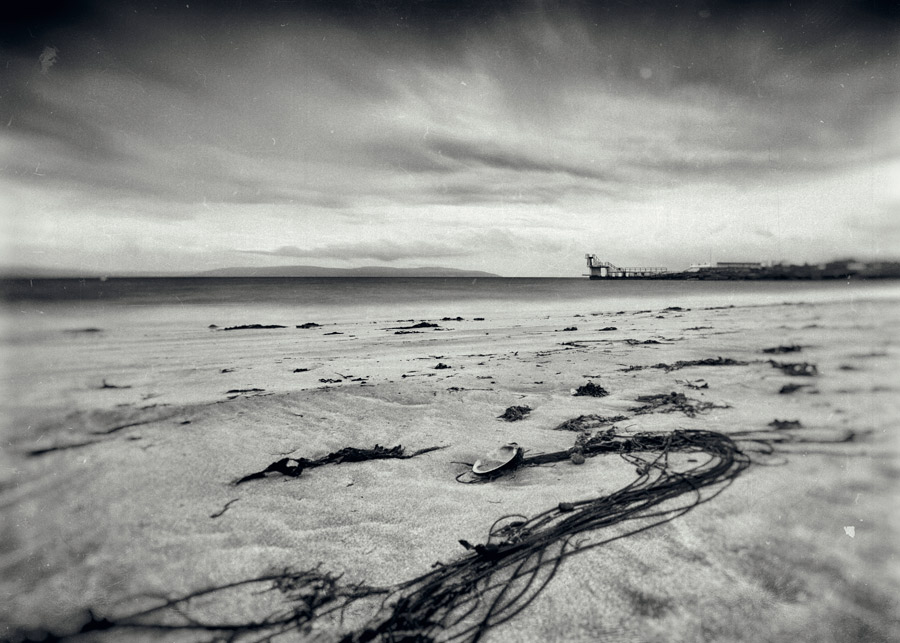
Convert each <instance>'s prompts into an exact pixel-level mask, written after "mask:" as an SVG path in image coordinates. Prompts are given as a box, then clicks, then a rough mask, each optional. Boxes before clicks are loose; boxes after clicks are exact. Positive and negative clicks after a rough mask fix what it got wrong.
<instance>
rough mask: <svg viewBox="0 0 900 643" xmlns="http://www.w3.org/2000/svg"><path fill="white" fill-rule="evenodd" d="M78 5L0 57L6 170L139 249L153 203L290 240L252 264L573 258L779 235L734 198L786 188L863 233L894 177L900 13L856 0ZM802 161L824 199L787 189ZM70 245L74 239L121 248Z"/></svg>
mask: <svg viewBox="0 0 900 643" xmlns="http://www.w3.org/2000/svg"><path fill="white" fill-rule="evenodd" d="M300 5H302V6H300ZM475 5H478V7H476V6H475ZM91 6H92V7H93V9H92V13H89V14H87V13H86V14H84V15H83V16H75V17H72V18H70V19H66V20H62V19H60V21H59V22H58V23H53V25H52V28H51V25H50V23H48V24H47V25H45V26H46V28H45V29H44V30H42V29H41V28H40V27H41V25H40V24H33V25H29V29H30V33H31V34H33V35H34V38H35V42H32V41H31V40H29V39H24V40H22V39H8V42H9V43H11V45H10V47H9V48H8V50H7V51H6V65H5V67H4V69H3V70H2V71H0V73H2V74H3V75H4V78H2V79H0V81H2V82H0V92H3V98H4V99H6V100H5V101H4V102H3V103H2V107H0V125H2V127H0V150H2V151H3V159H2V164H0V172H2V174H0V183H2V184H3V185H4V186H6V187H7V188H8V191H12V190H14V191H15V193H16V194H17V195H18V196H19V197H20V202H21V206H20V208H21V213H22V218H23V223H22V224H21V227H20V228H17V229H18V230H19V232H18V234H19V235H21V237H22V238H23V239H27V242H28V243H29V244H32V245H35V244H36V245H37V246H40V244H41V243H45V244H46V245H47V246H48V247H49V246H50V245H53V247H58V246H60V245H65V244H66V243H69V241H68V240H67V238H66V235H65V233H64V232H63V231H64V230H66V229H69V228H70V227H72V225H77V224H78V223H82V224H85V225H88V224H93V223H94V222H96V220H97V217H100V216H102V217H105V218H107V219H109V218H116V219H117V225H118V227H119V228H118V229H119V232H120V234H121V236H122V238H126V237H127V238H128V239H129V240H130V241H129V243H136V244H140V243H141V241H140V238H141V230H142V228H143V227H145V226H147V225H149V224H150V223H154V225H155V223H159V224H160V227H159V228H155V229H156V230H157V232H158V235H159V237H158V244H160V245H165V243H167V242H170V243H172V244H173V246H175V245H177V244H178V243H180V242H182V241H183V240H184V239H186V238H194V239H196V240H198V244H201V242H200V241H199V240H201V239H203V240H204V241H203V243H206V242H208V243H209V245H210V247H211V248H215V249H216V251H217V252H219V251H221V249H222V248H229V247H245V248H246V247H257V248H272V247H277V246H279V245H280V244H281V243H284V244H291V243H293V245H285V246H284V247H283V248H281V249H280V250H276V251H270V250H264V251H260V252H258V253H257V252H253V253H251V254H256V255H257V256H258V257H259V258H260V260H263V255H269V256H270V257H272V256H284V257H293V258H301V259H302V258H309V259H316V260H319V259H322V260H326V259H330V260H334V261H344V260H345V258H347V257H351V256H353V257H358V258H360V259H366V260H373V261H385V262H400V261H404V260H414V259H417V258H437V259H441V258H444V259H447V260H448V261H450V262H451V263H452V262H457V263H455V264H454V265H458V266H462V265H463V264H464V263H465V262H466V261H469V260H474V261H479V262H481V263H480V264H479V265H481V266H482V267H486V269H490V270H493V271H495V272H501V273H502V272H503V268H502V265H503V262H502V261H501V259H500V258H499V257H501V256H502V255H504V254H509V253H512V254H515V256H516V257H517V258H522V257H526V256H527V255H528V254H529V253H531V256H532V257H534V259H535V260H534V261H533V262H531V265H542V266H543V265H551V264H552V265H554V266H556V265H561V264H556V263H552V262H550V263H548V258H549V257H550V253H551V252H556V251H558V252H566V253H569V252H573V251H574V250H575V246H576V245H577V244H578V243H582V244H590V243H595V242H594V241H593V239H592V238H591V235H595V237H596V239H597V241H596V243H598V244H600V243H601V242H602V241H603V240H606V239H610V238H615V239H617V244H618V246H619V248H621V250H620V251H625V249H626V248H628V245H629V244H628V241H627V240H628V238H630V237H629V235H630V236H631V238H633V237H634V235H639V234H642V233H643V234H644V236H645V239H644V241H642V246H643V247H642V249H640V250H637V249H634V248H630V249H628V252H630V253H632V254H634V255H639V254H642V253H644V252H645V251H646V254H648V255H649V256H650V257H651V258H652V256H656V255H665V254H667V253H670V248H669V247H668V245H667V244H668V240H669V239H671V238H672V237H673V236H683V237H684V239H683V243H682V246H683V247H684V248H693V247H694V246H696V247H698V248H699V247H701V246H703V244H704V243H706V241H707V238H708V232H709V231H710V230H712V229H714V228H716V227H718V228H720V229H721V231H722V232H721V235H722V236H723V239H727V240H729V241H730V242H731V243H733V244H734V247H735V248H741V247H744V248H747V250H746V251H747V252H754V253H756V252H759V251H760V250H761V249H763V248H764V246H762V245H759V244H758V243H756V241H753V242H752V243H751V242H750V241H748V239H757V240H760V243H762V241H761V240H763V239H769V240H770V247H771V248H773V252H775V251H778V252H780V249H779V248H777V247H776V246H777V243H778V242H780V240H781V239H783V238H784V237H783V236H780V232H778V230H780V228H778V226H776V225H774V224H773V225H771V226H768V227H766V226H762V227H760V226H757V227H756V228H753V227H752V226H749V224H747V222H746V221H745V219H748V218H749V219H751V220H753V219H765V218H766V217H767V216H769V215H767V214H766V212H767V208H768V209H769V210H772V211H775V210H777V209H778V208H784V207H785V206H784V204H786V203H790V207H791V211H790V212H784V211H782V212H781V215H780V216H785V217H790V218H792V219H793V220H798V221H804V222H807V223H809V224H812V223H814V222H815V224H816V225H818V226H819V227H820V228H821V223H820V222H821V221H822V220H823V218H824V219H825V220H827V221H828V222H829V223H828V225H829V226H830V227H828V228H827V229H825V231H824V232H823V234H826V235H830V237H829V238H834V239H838V240H844V241H848V240H851V239H852V240H853V242H854V243H856V247H858V248H864V247H865V244H866V243H867V242H871V241H872V238H871V235H870V236H868V237H867V236H865V235H864V234H863V233H860V234H858V235H855V236H852V237H850V236H848V235H847V234H845V232H846V229H847V227H848V226H849V224H848V221H849V220H850V217H851V215H852V216H856V217H862V218H863V219H865V220H873V221H880V220H881V219H880V217H881V215H880V214H879V213H880V212H883V211H884V208H885V207H886V205H885V204H886V202H887V201H888V200H889V196H888V195H884V194H882V191H880V189H878V188H872V187H871V185H876V184H875V183H870V187H869V188H868V191H867V188H866V187H865V185H864V183H865V182H864V181H862V180H860V179H859V176H860V174H861V173H862V174H863V175H865V173H866V172H869V173H874V172H877V171H879V170H878V169H877V168H879V167H881V166H883V165H885V164H888V163H890V162H891V161H892V159H896V158H897V157H898V156H900V106H898V99H897V94H896V86H897V83H898V82H900V70H898V68H897V66H896V64H895V62H894V56H895V55H896V53H897V44H898V43H897V39H896V34H895V31H894V26H896V23H895V22H891V21H889V20H888V21H887V22H884V20H883V19H884V18H885V17H884V16H880V15H874V14H872V12H871V11H872V10H871V9H869V10H867V11H868V13H866V12H865V11H864V9H865V8H861V7H859V6H855V5H854V6H853V7H850V8H847V7H845V6H843V5H838V4H829V3H825V4H824V5H823V4H820V3H815V4H803V3H800V4H799V5H793V6H790V7H786V8H781V9H777V10H775V9H773V10H772V11H769V10H766V11H763V10H761V9H760V8H759V7H758V6H757V7H756V8H754V5H753V3H751V5H748V6H747V7H745V6H743V5H738V4H734V3H725V2H712V3H703V4H702V5H701V4H700V3H692V2H687V3H683V4H682V5H679V7H677V8H676V7H674V6H672V7H667V8H664V7H662V6H655V5H654V6H652V7H648V6H641V7H638V6H636V5H634V6H632V5H627V4H623V3H609V4H604V3H599V4H590V5H585V4H582V3H576V2H572V3H568V2H563V3H560V4H559V5H554V6H553V7H549V8H548V7H545V6H544V5H543V4H542V3H539V2H535V3H533V4H527V5H524V8H523V5H519V4H507V3H504V2H500V3H488V4H483V3H462V4H460V5H459V6H458V7H456V8H455V9H453V10H449V9H446V10H445V9H442V8H441V7H440V6H438V4H435V3H409V2H396V3H371V4H368V3H363V4H362V5H359V4H354V5H353V7H354V8H353V9H352V10H351V9H350V8H348V7H349V5H347V4H346V3H328V2H325V1H324V0H322V1H313V2H305V3H298V4H297V5H296V6H295V4H294V3H273V4H266V5H265V6H262V5H260V6H257V5H255V4H254V5H253V6H252V7H249V8H248V7H244V8H241V7H239V6H237V5H229V6H227V7H218V8H217V7H215V6H212V5H202V6H200V5H198V6H197V7H194V4H193V3H187V6H186V5H185V4H183V3H174V2H173V3H166V2H163V3H161V4H159V5H158V7H159V8H158V9H152V8H150V7H149V6H143V5H142V4H141V3H133V4H129V3H125V4H120V3H109V4H104V3H102V2H100V3H95V4H94V5H91ZM441 6H443V5H441ZM389 16H393V17H394V18H396V19H394V18H391V19H388V17H389ZM400 17H402V18H403V19H402V20H401V19H400ZM51 33H52V35H53V39H52V41H51V40H50V39H49V35H48V34H51ZM797 33H803V38H798V37H796V34H797ZM41 38H43V40H41ZM812 184H815V185H816V186H817V190H818V192H817V193H815V194H818V196H819V200H820V201H821V202H820V203H814V202H812V201H811V200H810V201H807V200H806V199H805V198H800V197H799V196H798V195H801V194H802V195H813V194H814V193H813V192H811V191H810V190H809V189H808V186H809V185H812ZM810 198H811V197H810ZM854 201H855V202H854ZM773 204H774V205H773ZM823 212H824V214H823ZM241 213H244V214H243V216H245V217H246V224H245V225H240V224H239V223H238V221H239V219H240V217H241V216H242V215H241ZM25 215H27V216H25ZM772 216H773V217H774V216H775V215H772ZM216 217H218V218H220V219H222V220H227V221H228V222H229V223H230V224H232V225H231V228H230V229H229V228H227V227H225V226H220V228H219V229H217V228H216V227H215V226H214V225H213V224H212V223H210V222H211V221H215V220H216ZM523 222H524V223H523ZM523 225H527V226H529V228H528V229H529V230H531V231H532V233H534V234H538V231H543V232H541V234H544V237H545V240H546V243H544V244H543V245H541V244H540V243H538V244H530V243H529V242H528V241H527V239H526V238H525V237H524V236H523V235H522V234H521V231H522V229H523V228H522V226H523ZM486 226H487V227H489V229H490V230H491V232H487V231H486ZM460 228H464V229H468V230H469V232H470V233H471V234H470V236H469V237H468V238H467V239H464V240H463V239H461V237H460V236H459V235H458V232H459V229H460ZM554 228H558V229H559V230H558V234H556V235H553V236H552V237H549V238H552V239H553V241H550V240H548V239H549V238H548V237H547V235H546V234H545V233H546V231H547V230H552V229H554ZM236 229H242V232H243V234H244V235H245V236H246V237H247V239H246V241H245V242H243V243H242V244H236V243H234V241H233V239H232V236H231V235H233V234H235V232H234V230H236ZM754 229H756V230H763V231H769V233H770V234H769V236H766V235H762V236H760V235H759V234H756V233H755V232H754ZM858 229H859V230H868V229H869V228H865V227H860V228H858ZM272 230H279V231H280V232H281V233H282V236H284V235H288V236H286V237H284V240H283V241H274V242H273V241H272V239H273V238H276V237H277V235H275V234H274V233H273V232H272ZM497 230H503V231H505V236H504V235H503V234H496V233H495V231H497ZM772 230H775V232H772ZM373 238H377V239H385V240H389V241H384V242H377V243H376V242H373V241H372V239H373ZM295 239H304V240H306V241H308V245H305V244H301V243H298V242H294V241H293V240H295ZM398 239H399V241H398ZM132 240H133V241H132ZM82 242H83V243H84V244H86V245H85V247H84V250H83V256H84V257H85V261H86V262H87V261H91V260H92V258H91V257H92V256H93V255H96V254H97V253H100V252H112V250H109V249H108V247H107V246H106V245H101V244H100V243H99V242H95V243H94V245H93V246H92V245H91V243H92V242H91V241H90V240H89V238H88V239H87V240H82ZM848 242H849V241H848ZM22 243H24V242H22ZM110 243H112V242H110ZM123 243H124V242H123ZM201 245H202V244H201ZM822 246H823V247H825V246H828V247H830V245H829V244H828V243H825V242H822ZM110 247H111V248H114V247H115V246H110ZM123 247H124V246H123ZM148 247H149V246H148ZM585 249H588V250H590V249H592V248H585ZM77 252H78V250H77V249H76V248H74V246H73V248H72V255H73V256H75V255H77ZM690 252H691V253H692V252H693V249H691V250H690ZM137 254H139V253H128V252H124V251H123V252H119V253H116V257H117V259H121V258H125V259H126V260H127V257H128V256H130V255H134V256H137ZM683 254H684V255H685V256H684V258H683V262H684V263H687V262H688V261H691V260H694V259H695V257H693V256H687V255H688V254H689V252H688V251H687V250H685V251H684V253H683ZM244 256H245V257H246V258H249V257H250V255H248V254H246V253H245V254H244ZM579 256H580V250H579V251H577V252H574V253H573V259H572V261H573V262H574V263H575V265H577V264H578V262H579ZM225 259H226V258H225V257H223V260H225ZM626 260H627V257H625V258H622V259H621V261H623V262H624V261H626ZM192 261H193V259H192ZM579 269H580V266H579V267H573V268H572V270H573V271H576V272H577V271H579ZM553 270H557V268H553Z"/></svg>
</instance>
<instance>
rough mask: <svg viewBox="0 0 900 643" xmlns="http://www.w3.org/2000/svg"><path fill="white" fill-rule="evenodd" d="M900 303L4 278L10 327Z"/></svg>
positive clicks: (448, 282)
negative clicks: (47, 322)
mask: <svg viewBox="0 0 900 643" xmlns="http://www.w3.org/2000/svg"><path fill="white" fill-rule="evenodd" d="M872 299H894V300H900V281H897V280H853V279H846V280H829V281H670V280H667V281H656V280H629V281H601V280H589V279H586V278H560V279H554V278H544V279H535V278H476V279H472V278H469V279H466V278H396V277H392V278H377V277H372V278H357V277H354V278H345V277H333V278H300V277H291V278H263V277H254V278H109V279H105V280H101V279H6V280H0V306H2V308H3V319H4V322H5V323H4V326H5V327H6V328H7V329H8V328H9V325H10V324H12V325H14V326H20V325H22V324H23V323H24V324H26V325H27V324H28V323H29V322H28V320H38V319H40V318H47V317H49V318H54V319H57V320H60V319H62V320H65V321H66V323H69V324H91V323H94V322H97V323H101V322H103V321H104V320H108V319H110V318H116V319H119V320H123V321H127V320H129V319H131V320H133V321H135V322H141V323H148V322H153V323H160V324H161V323H190V324H201V323H206V324H217V325H225V324H229V325H233V324H253V323H260V324H279V323H281V324H295V323H297V324H299V323H305V322H316V323H322V322H332V323H333V322H346V321H366V320H372V321H385V320H397V321H399V320H403V321H406V320H411V319H414V320H425V319H435V318H437V319H441V318H444V317H452V318H455V317H464V318H472V317H478V316H484V317H487V316H490V317H491V318H492V319H495V320H496V319H497V317H498V316H502V317H504V318H507V319H508V320H509V321H511V322H514V321H515V319H516V318H521V317H522V316H529V317H530V316H534V315H550V314H572V315H576V314H585V315H587V314H591V313H598V314H602V313H615V312H619V311H636V310H661V309H663V308H667V307H674V306H679V307H682V308H700V307H707V308H714V307H723V306H761V305H762V306H764V305H774V304H785V303H787V304H803V303H821V302H837V303H845V304H848V305H851V306H852V305H854V304H855V303H856V302H860V301H864V300H872Z"/></svg>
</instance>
